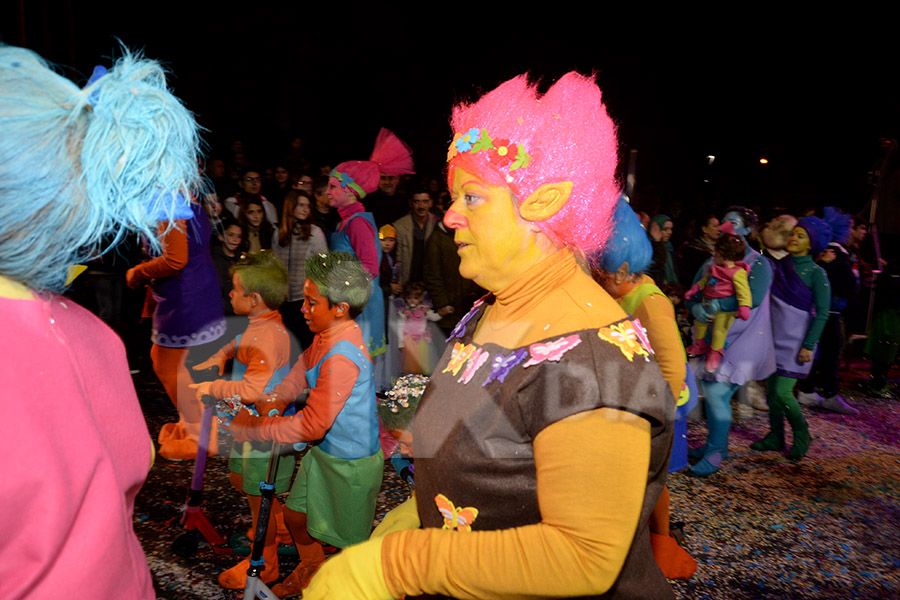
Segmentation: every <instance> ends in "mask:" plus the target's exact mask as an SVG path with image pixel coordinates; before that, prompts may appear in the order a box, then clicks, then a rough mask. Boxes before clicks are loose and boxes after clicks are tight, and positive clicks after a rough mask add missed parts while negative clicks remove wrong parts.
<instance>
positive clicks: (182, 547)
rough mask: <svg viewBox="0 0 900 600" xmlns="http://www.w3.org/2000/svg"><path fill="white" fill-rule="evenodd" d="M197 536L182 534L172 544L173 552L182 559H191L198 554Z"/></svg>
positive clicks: (188, 533) (189, 533)
mask: <svg viewBox="0 0 900 600" xmlns="http://www.w3.org/2000/svg"><path fill="white" fill-rule="evenodd" d="M197 546H198V542H197V536H196V535H194V534H193V533H192V532H187V533H182V534H181V535H179V536H178V537H177V538H175V541H174V542H172V552H174V553H175V555H176V556H179V557H181V558H190V557H192V556H193V555H194V554H196V553H197Z"/></svg>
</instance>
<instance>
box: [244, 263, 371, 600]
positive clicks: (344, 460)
mask: <svg viewBox="0 0 900 600" xmlns="http://www.w3.org/2000/svg"><path fill="white" fill-rule="evenodd" d="M371 292H372V288H371V285H370V282H369V280H368V278H367V276H366V272H365V271H364V269H363V268H362V265H361V264H360V262H359V260H358V259H356V258H355V257H354V256H352V255H350V254H348V253H345V252H329V253H327V254H320V255H317V256H313V257H310V258H309V260H308V261H307V262H306V281H305V282H304V284H303V296H304V304H303V313H304V315H305V316H306V322H307V324H308V325H309V328H310V330H311V331H312V332H313V333H315V334H316V336H315V338H314V339H313V343H312V345H311V346H310V347H309V348H308V349H307V350H306V351H305V352H304V353H303V355H302V359H301V360H300V361H298V362H297V364H296V365H294V368H293V369H291V372H290V374H289V375H288V376H287V377H286V378H285V379H284V381H282V382H281V384H279V385H277V386H275V389H274V390H272V393H271V394H270V395H269V400H270V401H271V402H273V403H276V404H277V403H283V402H292V401H293V400H294V399H295V398H297V397H298V396H299V394H301V393H302V392H304V391H305V390H307V389H309V396H308V398H307V400H306V405H305V407H303V408H302V410H301V411H300V412H298V413H297V415H296V416H292V417H286V418H285V417H254V416H252V415H250V414H249V413H248V412H247V411H241V413H239V414H238V415H237V416H236V417H235V419H234V421H233V422H232V425H231V427H232V429H233V430H234V433H235V439H252V440H275V441H278V442H280V443H282V444H287V443H296V442H308V443H314V445H313V446H312V448H311V449H310V450H309V451H308V452H307V453H306V455H305V456H304V457H303V459H302V460H301V462H300V469H299V471H298V472H297V476H296V478H295V479H294V483H293V485H292V486H291V492H290V495H289V496H288V499H287V501H286V502H285V509H284V517H285V522H286V523H287V526H288V529H289V530H290V532H291V535H292V536H293V538H294V543H295V544H296V545H297V551H298V553H299V555H300V561H301V562H300V565H299V566H298V567H297V568H296V570H294V572H293V573H291V574H290V575H288V576H287V578H285V580H284V581H283V582H281V583H280V584H278V585H276V586H273V587H272V592H273V593H274V594H275V595H276V596H278V597H279V598H285V597H287V596H293V595H296V594H299V593H300V592H301V591H302V590H303V588H304V587H306V585H307V584H308V583H309V580H310V578H312V576H313V575H314V574H315V572H316V571H317V570H318V569H319V567H320V566H321V565H322V563H323V562H324V561H325V553H324V551H323V549H322V543H321V542H325V543H328V544H331V545H333V546H336V547H338V548H345V547H347V546H349V545H351V544H355V543H358V542H361V541H363V540H365V539H366V538H368V537H369V534H370V533H371V531H372V522H373V519H374V516H375V501H376V499H377V497H378V491H379V489H380V488H381V480H382V476H383V474H384V454H383V453H382V451H381V446H380V443H379V438H378V416H377V414H376V411H375V381H374V373H373V367H372V361H371V359H370V358H369V352H368V350H367V349H366V345H365V343H364V341H363V337H362V330H361V328H360V326H359V325H357V324H356V322H355V321H354V317H356V316H358V315H359V314H360V313H361V312H362V310H363V307H364V306H365V305H366V302H367V301H368V299H369V295H370V294H371ZM260 412H262V413H263V414H268V412H269V411H268V410H266V411H260ZM279 412H280V411H279ZM319 540H321V542H320V541H319ZM266 564H267V566H268V558H267V559H266Z"/></svg>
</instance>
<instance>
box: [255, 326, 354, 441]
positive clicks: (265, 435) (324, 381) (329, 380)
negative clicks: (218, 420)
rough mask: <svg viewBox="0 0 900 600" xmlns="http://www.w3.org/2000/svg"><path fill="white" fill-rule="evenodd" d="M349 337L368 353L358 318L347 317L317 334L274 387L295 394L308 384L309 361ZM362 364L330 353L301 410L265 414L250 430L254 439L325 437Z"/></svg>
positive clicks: (318, 358) (290, 395)
mask: <svg viewBox="0 0 900 600" xmlns="http://www.w3.org/2000/svg"><path fill="white" fill-rule="evenodd" d="M341 340H348V341H350V342H351V343H353V345H354V346H356V347H357V348H359V349H360V350H361V351H363V352H365V354H366V356H368V355H369V353H368V350H366V345H365V344H364V343H363V340H362V333H361V330H360V328H359V325H357V324H356V322H355V321H352V320H350V321H347V322H345V323H341V324H340V325H336V326H334V327H331V328H329V329H326V330H325V331H322V332H320V333H318V334H316V337H315V338H313V343H312V344H311V345H310V347H309V348H307V349H306V351H305V352H304V353H303V356H302V357H301V360H299V361H297V364H295V365H294V367H293V368H292V369H291V372H290V373H289V374H288V375H287V376H286V377H285V378H284V379H283V380H282V382H281V383H279V384H278V385H277V386H275V388H274V389H273V390H272V391H273V392H275V393H277V394H278V396H279V397H280V398H282V399H292V398H296V397H297V396H298V395H299V394H300V393H301V392H303V391H304V390H306V389H307V388H308V387H309V385H308V383H307V381H306V370H307V368H308V366H307V365H316V364H318V363H319V361H321V360H322V357H324V356H325V355H326V354H327V353H328V351H329V350H331V348H332V347H333V346H334V345H335V344H336V343H337V342H339V341H341ZM358 377H359V368H358V367H357V366H356V365H355V364H354V363H353V361H352V360H350V359H349V358H347V357H345V356H341V355H338V354H336V355H333V356H330V357H328V358H327V359H326V360H325V362H324V363H322V366H321V367H320V368H319V377H318V380H317V381H316V385H315V387H313V388H312V389H310V391H309V397H308V398H307V400H306V406H305V407H304V408H303V410H302V411H301V414H299V415H297V416H292V417H286V418H285V417H265V418H263V419H262V424H260V425H259V427H256V428H254V429H253V430H251V431H250V432H248V436H249V437H251V438H252V439H255V440H275V441H277V442H280V443H282V444H290V443H294V442H313V441H316V440H320V439H322V438H324V437H325V434H326V433H328V430H329V429H331V426H332V425H333V424H334V420H335V419H336V418H337V416H338V413H340V412H341V409H343V408H344V404H345V403H346V401H347V399H348V398H349V397H350V394H351V393H352V391H353V386H354V385H355V384H356V380H357V378H358Z"/></svg>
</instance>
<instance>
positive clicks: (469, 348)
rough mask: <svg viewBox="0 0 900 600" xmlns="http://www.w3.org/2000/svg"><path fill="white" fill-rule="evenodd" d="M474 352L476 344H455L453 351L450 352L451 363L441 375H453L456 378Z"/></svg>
mask: <svg viewBox="0 0 900 600" xmlns="http://www.w3.org/2000/svg"><path fill="white" fill-rule="evenodd" d="M473 352H475V344H463V343H462V342H456V343H455V344H453V350H451V351H450V362H448V363H447V366H446V367H444V370H443V371H441V373H453V375H454V376H456V375H457V374H458V373H459V370H460V369H461V368H462V366H463V365H464V364H465V362H466V361H467V360H469V357H470V356H472V353H473Z"/></svg>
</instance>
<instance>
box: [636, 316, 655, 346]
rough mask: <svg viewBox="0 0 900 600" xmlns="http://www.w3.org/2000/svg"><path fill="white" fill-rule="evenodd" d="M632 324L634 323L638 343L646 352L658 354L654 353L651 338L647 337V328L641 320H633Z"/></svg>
mask: <svg viewBox="0 0 900 600" xmlns="http://www.w3.org/2000/svg"><path fill="white" fill-rule="evenodd" d="M632 323H634V333H635V335H637V338H638V341H639V342H640V343H641V346H643V347H644V350H646V351H647V352H649V353H650V354H656V352H654V351H653V348H651V347H650V336H648V335H647V328H646V327H644V324H643V323H641V320H640V319H632Z"/></svg>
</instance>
